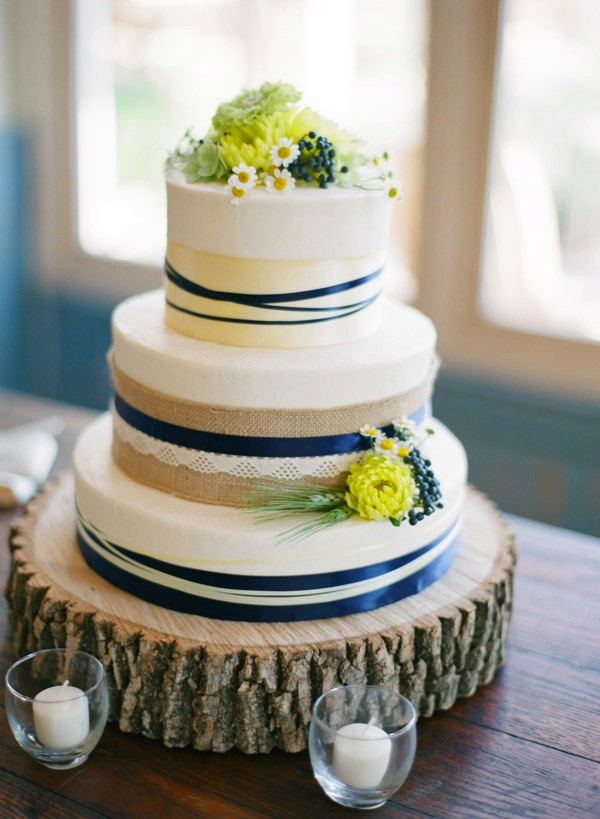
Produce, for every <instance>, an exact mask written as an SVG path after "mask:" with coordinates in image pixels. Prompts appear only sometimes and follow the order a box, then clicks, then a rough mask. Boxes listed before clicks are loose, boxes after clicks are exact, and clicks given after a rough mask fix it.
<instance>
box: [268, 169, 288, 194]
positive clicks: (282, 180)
mask: <svg viewBox="0 0 600 819" xmlns="http://www.w3.org/2000/svg"><path fill="white" fill-rule="evenodd" d="M264 180H265V185H266V186H267V190H268V191H278V192H279V193H283V192H284V191H293V190H294V188H295V187H296V180H295V179H294V177H293V176H292V174H291V173H290V172H289V171H286V170H283V171H281V170H280V169H279V168H275V170H274V171H273V176H271V175H270V174H269V175H268V176H265V178H264Z"/></svg>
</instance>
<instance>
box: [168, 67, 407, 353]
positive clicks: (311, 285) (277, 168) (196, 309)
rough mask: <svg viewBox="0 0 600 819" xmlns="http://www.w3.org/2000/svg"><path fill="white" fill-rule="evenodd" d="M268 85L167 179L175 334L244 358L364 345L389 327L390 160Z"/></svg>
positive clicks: (216, 124) (185, 154) (234, 106)
mask: <svg viewBox="0 0 600 819" xmlns="http://www.w3.org/2000/svg"><path fill="white" fill-rule="evenodd" d="M299 99H300V94H299V93H298V92H297V91H296V90H295V89H294V88H292V86H289V85H285V84H270V83H264V84H263V85H262V86H261V87H260V88H259V89H257V90H254V91H243V92H242V93H241V94H240V95H239V96H238V97H236V98H235V99H234V100H231V101H230V102H227V103H223V104H222V105H220V106H219V107H218V109H217V111H216V113H215V116H214V117H213V119H212V123H211V127H210V129H209V130H208V132H207V133H206V135H205V136H204V137H203V138H202V139H196V138H194V137H192V136H191V134H190V133H187V134H186V135H185V137H184V139H183V140H182V143H181V144H180V145H179V146H178V148H177V149H176V150H175V151H174V152H173V153H172V154H171V156H170V158H169V163H168V172H167V207H168V212H167V216H168V242H167V252H166V262H165V273H166V285H165V289H166V321H167V324H168V325H169V326H170V327H171V328H172V329H173V330H175V331H176V332H178V333H181V334H183V335H186V336H191V337H192V338H197V339H200V340H202V341H210V342H217V343H220V344H225V345H229V346H236V347H263V348H265V347H267V348H268V347H271V348H302V347H316V346H324V345H332V344H345V343H348V342H353V341H357V340H360V339H362V338H365V337H368V336H370V335H372V334H373V333H375V332H376V330H377V328H378V327H379V325H380V322H381V315H380V304H379V301H380V300H379V295H380V293H381V290H382V283H383V267H384V262H385V249H386V244H387V240H388V233H389V226H390V217H391V205H392V199H394V198H397V196H398V188H397V186H396V185H395V184H394V182H393V174H392V170H391V166H390V164H389V162H388V159H389V157H388V155H387V153H385V152H384V153H382V154H381V155H380V156H375V155H373V154H371V153H370V152H367V151H366V150H365V149H364V147H363V146H362V143H360V141H359V140H358V139H356V138H355V137H354V136H352V135H350V134H348V133H347V132H345V131H343V130H342V129H341V128H339V126H337V125H336V124H335V123H333V122H331V121H330V120H327V119H325V118H324V117H322V116H321V115H320V114H317V113H316V112H314V111H312V110H310V109H308V108H302V107H300V106H298V105H296V103H298V101H299Z"/></svg>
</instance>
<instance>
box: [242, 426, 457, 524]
mask: <svg viewBox="0 0 600 819" xmlns="http://www.w3.org/2000/svg"><path fill="white" fill-rule="evenodd" d="M393 427H394V432H393V435H392V436H391V437H390V436H387V435H385V434H384V433H383V432H382V430H380V429H379V428H377V427H371V426H369V425H365V426H363V427H362V428H361V430H360V434H361V435H362V436H364V437H365V438H368V439H369V443H370V451H369V452H368V453H367V454H366V455H365V456H364V457H363V458H362V460H360V461H358V462H357V463H355V464H353V465H352V466H351V467H350V474H349V475H348V477H347V479H346V487H345V488H344V489H335V488H331V487H328V486H322V485H321V484H312V483H303V482H302V481H277V480H273V481H263V482H260V483H259V485H258V488H257V490H256V491H255V492H254V493H253V494H252V495H249V496H248V497H247V498H246V499H245V500H246V501H247V503H248V508H249V510H250V511H251V512H253V513H255V514H257V519H258V520H259V521H267V520H278V519H280V518H284V517H289V516H291V515H303V516H306V515H309V516H310V520H309V521H307V522H304V521H302V522H301V523H299V524H297V525H296V526H293V527H292V528H290V529H288V530H287V531H285V532H284V533H283V534H282V537H281V540H301V539H302V538H305V537H308V536H309V535H311V534H313V533H314V532H317V531H319V530H321V529H324V528H327V527H328V526H332V525H334V524H336V523H341V522H342V521H344V520H347V519H348V518H350V517H352V516H354V515H358V517H360V518H361V519H362V520H365V521H380V520H388V521H389V522H390V523H391V524H392V525H394V526H400V524H401V523H402V522H403V521H406V520H407V521H408V523H409V524H410V525H411V526H414V525H416V524H417V523H419V522H420V521H421V520H424V518H425V517H428V516H429V515H432V514H433V513H434V512H435V510H436V509H441V508H442V507H443V503H442V502H441V497H442V493H441V491H440V484H439V481H438V479H437V478H436V477H435V474H434V472H433V469H432V468H431V462H430V461H429V459H427V458H424V457H423V455H422V454H421V451H420V449H419V446H421V445H422V443H423V441H424V440H425V439H426V438H428V437H429V436H430V435H433V430H431V429H426V430H424V432H423V433H422V434H423V436H424V438H423V439H422V440H421V441H418V440H417V438H418V437H419V436H420V434H421V433H420V430H419V429H418V428H417V427H416V425H415V424H414V422H413V421H411V420H410V419H409V418H401V419H399V420H395V421H394V422H393Z"/></svg>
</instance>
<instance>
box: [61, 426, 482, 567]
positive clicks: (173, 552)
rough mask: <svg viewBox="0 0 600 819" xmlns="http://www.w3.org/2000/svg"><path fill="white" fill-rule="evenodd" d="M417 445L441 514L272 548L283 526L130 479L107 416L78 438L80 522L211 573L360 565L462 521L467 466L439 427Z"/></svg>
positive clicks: (334, 531)
mask: <svg viewBox="0 0 600 819" xmlns="http://www.w3.org/2000/svg"><path fill="white" fill-rule="evenodd" d="M432 426H433V428H434V429H435V435H433V436H432V437H431V438H429V439H428V440H427V441H426V442H425V444H424V445H423V447H422V452H423V454H424V456H425V457H428V458H429V459H430V460H431V462H432V465H433V468H434V470H435V472H436V475H437V477H438V478H439V480H440V484H441V488H442V493H443V502H444V508H443V509H440V510H437V511H436V512H435V513H434V514H433V515H431V516H430V517H429V518H426V519H425V520H423V521H421V522H420V523H418V524H417V525H416V526H410V525H409V524H408V523H407V522H405V523H403V524H402V525H401V526H400V527H397V528H396V527H393V526H391V525H390V524H389V522H387V521H381V522H376V523H374V522H370V523H367V522H365V521H362V520H360V519H359V518H358V517H353V518H350V519H349V520H347V521H345V522H344V523H342V524H339V525H337V526H333V527H331V528H329V529H327V530H324V531H322V532H320V533H319V534H317V535H314V536H312V537H310V538H308V539H305V540H302V541H300V542H297V543H295V542H292V543H283V544H282V543H278V542H277V538H278V536H279V535H280V534H281V532H282V531H284V530H285V529H286V528H289V521H283V522H282V521H278V522H270V523H256V522H255V520H254V517H253V516H252V515H251V513H249V512H246V511H242V510H239V509H234V508H228V507H221V506H210V505H206V504H201V503H195V502H192V501H188V500H184V499H182V498H178V497H176V496H174V495H168V494H165V493H164V492H161V491H159V490H156V489H152V488H149V487H146V486H143V485H142V484H139V483H137V482H136V481H134V480H132V479H131V478H129V477H128V476H127V475H126V474H125V473H124V472H122V471H121V470H120V469H119V468H118V467H117V466H116V465H115V463H114V461H113V460H112V458H111V455H110V448H111V439H112V425H111V418H110V415H109V414H108V413H107V414H105V415H103V416H101V417H100V418H99V419H97V420H96V421H94V422H93V423H92V424H91V425H90V426H89V427H88V428H87V429H86V430H85V431H84V433H83V434H82V435H81V437H80V439H79V441H78V443H77V446H76V449H75V455H74V471H75V480H76V498H77V504H78V507H79V509H80V512H81V514H82V516H83V518H84V519H85V520H87V521H89V522H90V523H91V524H92V525H93V526H94V527H97V529H98V530H99V531H101V532H102V533H103V534H104V536H105V537H106V538H107V539H108V540H110V541H113V542H114V543H116V544H118V545H120V546H123V547H126V548H128V549H130V550H132V551H133V552H137V553H139V554H143V555H147V556H151V557H156V558H158V559H160V560H165V561H167V562H170V563H173V564H177V565H182V566H191V567H196V568H203V569H207V570H212V571H221V572H231V573H234V574H236V573H238V574H244V573H246V574H257V575H278V574H290V573H292V572H296V573H298V574H304V573H315V572H325V571H333V570H336V571H338V570H341V569H346V568H356V567H359V566H366V565H370V564H374V563H377V562H379V561H383V560H386V559H389V558H392V557H397V556H399V555H403V554H408V553H409V552H411V551H413V550H415V549H418V548H419V547H420V546H422V545H424V544H426V543H429V542H431V541H432V540H433V539H435V538H436V537H439V536H440V535H441V534H443V533H444V532H445V531H446V530H448V528H449V527H450V526H451V525H452V523H453V522H454V521H455V519H456V518H457V517H458V516H459V514H460V511H461V509H462V503H463V496H464V491H465V482H466V472H467V463H466V457H465V453H464V450H463V448H462V445H461V444H460V442H459V441H458V440H457V439H456V438H455V437H454V436H453V435H452V434H451V433H450V432H449V431H448V430H447V429H446V428H445V427H444V426H443V425H442V424H440V423H439V422H437V421H432Z"/></svg>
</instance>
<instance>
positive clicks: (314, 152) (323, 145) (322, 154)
mask: <svg viewBox="0 0 600 819" xmlns="http://www.w3.org/2000/svg"><path fill="white" fill-rule="evenodd" d="M298 148H299V149H300V153H299V154H298V156H297V157H296V159H295V160H294V161H293V162H291V163H290V164H289V165H288V171H289V172H290V173H291V174H292V176H293V177H295V178H296V179H302V180H303V181H304V182H317V183H318V185H319V187H320V188H326V187H327V185H328V184H330V183H331V182H335V174H334V170H335V165H336V150H335V148H334V147H333V145H332V144H331V142H330V141H329V140H328V139H327V137H324V136H319V135H317V134H316V133H315V132H314V131H309V132H308V134H305V135H304V136H303V137H302V139H300V140H298ZM339 170H340V172H341V173H347V171H348V168H346V167H342V168H340V169H339Z"/></svg>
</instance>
